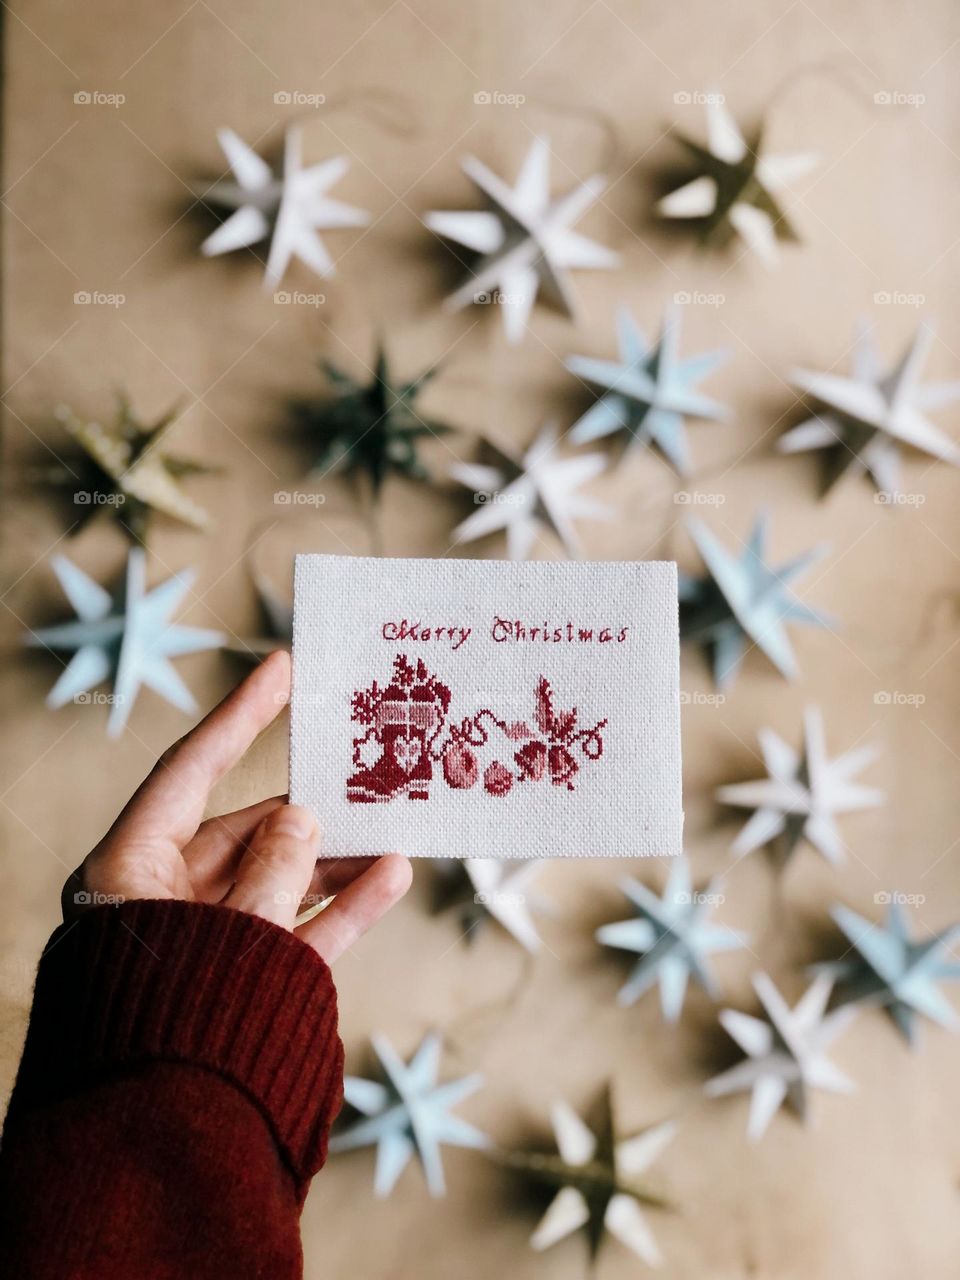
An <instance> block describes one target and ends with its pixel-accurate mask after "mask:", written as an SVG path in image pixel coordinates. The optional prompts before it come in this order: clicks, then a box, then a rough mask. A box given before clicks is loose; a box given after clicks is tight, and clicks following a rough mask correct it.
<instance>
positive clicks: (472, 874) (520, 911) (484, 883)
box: [463, 858, 544, 953]
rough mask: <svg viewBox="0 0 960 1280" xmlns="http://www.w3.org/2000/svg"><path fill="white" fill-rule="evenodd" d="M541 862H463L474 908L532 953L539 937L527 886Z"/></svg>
mask: <svg viewBox="0 0 960 1280" xmlns="http://www.w3.org/2000/svg"><path fill="white" fill-rule="evenodd" d="M543 862H544V860H543V858H531V859H529V860H527V861H522V862H519V863H518V862H513V861H501V860H500V859H498V858H465V859H464V861H463V869H464V871H465V872H466V874H467V876H468V877H469V879H470V883H471V884H472V885H473V888H474V890H475V896H474V901H475V902H476V904H477V905H478V906H481V907H483V908H484V910H486V911H487V912H488V913H489V914H490V915H491V916H492V917H493V918H494V920H496V921H497V922H498V923H499V924H500V925H501V926H502V927H503V928H504V929H506V931H507V933H509V934H510V935H511V937H514V938H516V940H517V941H518V942H519V943H520V945H521V946H523V947H525V948H526V949H527V951H530V952H531V953H532V952H534V951H537V950H538V949H539V947H540V935H539V933H538V932H537V926H536V924H535V923H534V919H533V914H532V912H531V910H530V900H531V895H530V882H531V881H532V880H533V879H534V877H535V876H536V875H537V874H538V873H539V872H540V871H541V870H542V868H543Z"/></svg>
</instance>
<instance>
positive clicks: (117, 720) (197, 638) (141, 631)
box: [24, 547, 225, 737]
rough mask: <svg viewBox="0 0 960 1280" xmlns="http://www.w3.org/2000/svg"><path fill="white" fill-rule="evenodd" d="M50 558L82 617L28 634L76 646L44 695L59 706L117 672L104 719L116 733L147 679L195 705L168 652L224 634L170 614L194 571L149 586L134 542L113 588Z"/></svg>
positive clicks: (218, 640) (211, 644) (208, 645)
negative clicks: (121, 582)
mask: <svg viewBox="0 0 960 1280" xmlns="http://www.w3.org/2000/svg"><path fill="white" fill-rule="evenodd" d="M51 563H52V565H53V571H54V573H55V574H56V575H57V578H58V580H59V582H60V586H61V587H62V588H63V592H64V595H66V597H67V599H68V600H69V601H70V604H71V605H72V606H73V609H74V611H75V612H76V614H77V618H76V620H75V621H73V622H64V623H61V624H60V625H59V626H52V627H41V628H40V629H38V630H36V631H30V632H28V633H27V635H26V636H25V637H24V644H27V645H29V646H31V647H33V648H44V649H52V650H54V651H58V650H65V651H67V652H71V651H72V652H73V657H72V658H71V659H70V662H69V663H68V664H67V667H66V669H65V670H64V672H63V674H62V675H61V676H60V679H59V680H58V681H57V683H56V684H55V685H54V686H53V688H52V689H51V690H50V693H49V694H48V696H47V706H48V707H62V706H63V705H64V704H65V703H67V702H70V701H71V700H73V699H75V698H80V697H81V695H83V694H86V693H88V692H89V691H90V690H92V689H95V688H96V686H97V685H98V684H101V683H102V682H103V681H104V680H107V679H112V681H113V692H112V694H110V695H109V701H111V702H112V707H111V710H110V716H109V719H108V720H107V733H108V734H109V735H110V736H111V737H116V736H117V735H118V734H119V733H120V732H121V730H122V729H123V727H124V725H125V724H126V723H127V719H128V717H129V715H130V712H131V711H132V710H133V704H134V702H135V701H136V697H137V694H138V693H139V692H140V688H141V686H142V685H146V686H147V687H148V688H150V689H153V690H154V692H156V693H159V694H160V696H161V697H163V698H166V699H167V701H168V702H171V703H172V704H173V705H174V706H175V707H179V709H180V710H181V711H195V710H196V706H197V704H196V703H195V702H194V700H193V695H192V694H191V693H190V690H189V689H188V688H187V686H186V685H185V684H184V683H183V681H182V680H181V679H180V677H179V676H178V675H177V672H176V671H175V669H174V668H173V666H172V665H171V663H170V661H169V659H170V658H175V657H179V656H180V655H182V654H188V653H199V652H200V651H201V650H204V649H216V648H218V647H219V646H220V645H222V644H223V642H224V640H225V636H224V635H223V634H221V632H219V631H207V630H205V629H203V628H200V627H181V626H177V625H175V624H174V623H172V622H171V621H170V615H171V614H172V613H173V611H174V610H175V609H176V607H177V606H178V605H179V604H180V601H181V600H182V599H183V597H184V596H185V595H186V594H187V592H188V591H189V590H190V587H191V585H192V584H193V581H194V578H195V574H193V573H192V572H184V573H177V574H174V576H173V577H172V578H168V579H167V581H166V582H164V583H161V585H160V586H158V587H154V588H153V590H152V591H147V589H146V570H145V558H144V553H143V551H142V550H141V549H140V548H139V547H134V548H132V549H131V551H130V554H129V557H128V559H127V573H126V580H125V583H124V587H123V588H122V589H121V590H119V591H118V592H117V593H116V595H115V596H111V595H110V593H109V592H108V591H105V590H104V589H103V587H101V586H100V584H99V583H97V582H94V581H93V579H92V578H88V577H87V575H86V574H85V573H84V572H83V571H82V570H81V569H78V568H77V567H76V565H75V564H72V563H71V561H69V560H68V559H67V558H66V557H65V556H54V557H53V560H52V561H51Z"/></svg>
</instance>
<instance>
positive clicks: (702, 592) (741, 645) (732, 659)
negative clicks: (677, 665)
mask: <svg viewBox="0 0 960 1280" xmlns="http://www.w3.org/2000/svg"><path fill="white" fill-rule="evenodd" d="M687 527H688V529H689V531H690V535H691V537H692V538H693V540H694V542H695V543H696V546H697V549H698V551H699V552H700V554H701V556H702V557H703V560H704V562H705V564H706V566H707V577H706V578H702V579H695V578H690V577H689V576H687V575H686V574H681V576H680V634H681V637H682V638H683V639H685V640H690V641H693V642H695V643H697V644H700V645H705V646H706V647H707V648H708V649H709V650H710V651H711V653H712V657H713V674H714V679H715V681H716V683H717V685H718V686H719V687H720V688H725V687H726V686H727V685H729V684H730V683H732V681H733V679H734V677H735V676H736V674H737V672H738V671H739V669H740V664H741V662H742V661H743V658H744V656H745V654H746V652H747V649H748V648H751V647H752V646H754V645H756V646H757V647H758V648H759V649H761V650H762V651H763V652H764V653H765V654H766V656H767V657H768V658H769V659H770V661H771V662H772V663H773V665H774V666H775V667H776V668H777V670H778V671H779V672H780V673H781V675H784V676H786V677H787V678H788V679H790V680H793V679H795V678H796V677H797V676H798V675H799V670H798V668H797V662H796V658H795V657H794V654H793V648H792V646H791V644H790V638H789V636H788V635H787V630H786V626H785V624H786V623H787V622H803V623H807V624H808V625H810V626H815V627H827V626H830V625H831V621H830V619H829V618H828V617H827V615H826V614H823V613H820V612H818V611H817V610H815V609H811V608H810V607H809V605H805V604H803V603H801V601H799V600H797V599H796V598H795V596H793V594H792V593H791V592H790V591H789V590H788V589H787V588H788V584H789V583H790V582H792V580H793V579H794V578H796V577H798V576H799V574H801V573H802V572H803V571H804V569H807V568H809V566H810V565H812V564H813V563H814V562H815V561H817V560H819V559H820V558H821V557H822V556H823V555H824V554H825V553H826V548H824V547H820V548H815V549H814V550H812V551H806V552H803V553H801V554H800V555H798V556H794V558H793V559H792V560H787V561H785V562H784V563H783V564H780V565H777V566H776V568H774V567H773V566H772V565H769V564H767V562H766V559H765V555H766V546H765V544H766V535H767V519H766V515H765V514H761V515H759V516H758V517H757V519H756V521H755V522H754V526H753V531H752V532H751V534H750V538H749V541H748V542H747V543H746V545H745V546H744V547H743V550H742V551H741V553H740V555H739V556H733V555H731V554H730V553H729V552H728V551H727V550H726V549H725V548H724V547H723V546H722V545H721V544H720V542H718V540H717V539H716V538H715V537H714V535H713V534H712V533H711V532H710V530H709V529H707V528H706V526H705V525H703V524H701V523H700V521H699V520H691V521H690V522H689V523H688V526H687Z"/></svg>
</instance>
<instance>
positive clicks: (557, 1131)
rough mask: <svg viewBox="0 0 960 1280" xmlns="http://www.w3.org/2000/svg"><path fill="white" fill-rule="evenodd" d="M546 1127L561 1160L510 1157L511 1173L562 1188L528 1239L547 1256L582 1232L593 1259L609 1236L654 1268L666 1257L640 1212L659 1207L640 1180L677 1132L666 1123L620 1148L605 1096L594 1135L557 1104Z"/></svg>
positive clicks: (622, 1143)
mask: <svg viewBox="0 0 960 1280" xmlns="http://www.w3.org/2000/svg"><path fill="white" fill-rule="evenodd" d="M551 1122H552V1125H553V1132H554V1137H555V1139H556V1143H557V1150H558V1152H559V1157H552V1156H549V1155H547V1156H542V1155H535V1154H534V1155H530V1154H524V1153H519V1154H514V1155H513V1156H512V1157H510V1158H509V1163H510V1164H511V1165H512V1166H513V1167H514V1168H517V1169H519V1170H522V1171H523V1172H525V1173H527V1174H529V1175H530V1176H531V1177H534V1178H537V1179H538V1180H541V1181H543V1182H546V1183H548V1184H549V1185H551V1186H556V1185H558V1184H559V1187H560V1189H559V1190H558V1191H557V1194H556V1195H555V1196H554V1198H553V1200H552V1201H551V1203H550V1206H549V1208H548V1209H547V1211H546V1213H545V1214H544V1216H543V1218H542V1219H541V1221H540V1224H539V1226H538V1227H537V1229H536V1230H535V1231H534V1233H533V1235H532V1236H531V1237H530V1243H531V1245H532V1246H533V1248H534V1249H537V1250H542V1249H548V1248H550V1246H551V1245H554V1244H557V1243H558V1242H559V1241H560V1240H563V1239H564V1238H565V1237H566V1236H569V1235H572V1234H573V1233H574V1232H575V1231H579V1230H580V1228H581V1227H585V1228H586V1230H587V1233H588V1236H589V1240H590V1252H591V1255H593V1256H595V1255H596V1253H597V1251H598V1249H599V1247H600V1242H601V1240H602V1238H603V1233H604V1231H605V1230H606V1231H609V1232H610V1234H611V1235H613V1236H616V1238H617V1239H618V1240H619V1241H620V1242H621V1244H623V1245H626V1247H627V1248H628V1249H630V1250H631V1251H632V1252H633V1253H635V1254H636V1255H637V1257H638V1258H641V1259H642V1260H643V1261H644V1262H646V1263H647V1264H648V1265H649V1266H651V1267H656V1266H658V1265H659V1264H660V1263H661V1262H662V1261H663V1257H662V1255H661V1253H660V1249H659V1246H658V1245H657V1242H656V1240H655V1239H654V1237H653V1232H652V1231H651V1230H650V1227H649V1225H648V1223H647V1219H646V1216H645V1214H644V1212H643V1205H644V1204H653V1205H657V1206H659V1207H663V1202H662V1201H661V1200H659V1199H658V1198H657V1197H655V1196H652V1195H650V1194H649V1193H648V1192H647V1191H646V1190H645V1189H644V1188H643V1187H642V1186H640V1185H639V1183H638V1182H637V1179H638V1178H639V1177H640V1175H641V1174H643V1173H646V1171H647V1169H649V1167H650V1166H651V1165H652V1164H653V1162H654V1161H655V1160H656V1159H657V1157H658V1156H659V1155H660V1153H661V1152H662V1151H663V1150H664V1148H665V1147H666V1146H667V1145H668V1143H669V1142H670V1141H671V1140H672V1139H673V1137H674V1134H675V1133H676V1125H675V1124H674V1123H673V1122H672V1121H666V1122H664V1123H663V1124H658V1125H654V1126H652V1127H651V1128H649V1129H645V1130H643V1131H642V1132H641V1133H639V1134H637V1135H636V1136H635V1137H633V1138H625V1139H621V1140H619V1141H618V1140H617V1139H616V1137H615V1133H614V1122H613V1112H612V1103H611V1099H610V1093H609V1090H608V1091H607V1092H606V1093H605V1095H604V1113H603V1116H602V1117H601V1121H600V1124H599V1126H598V1129H597V1132H594V1131H593V1130H591V1129H590V1128H588V1126H587V1125H586V1124H584V1122H583V1121H582V1120H581V1119H580V1117H579V1116H578V1115H577V1113H576V1112H575V1111H574V1110H573V1109H572V1108H571V1107H570V1106H568V1104H567V1103H565V1102H557V1103H555V1104H554V1106H553V1108H552V1109H551Z"/></svg>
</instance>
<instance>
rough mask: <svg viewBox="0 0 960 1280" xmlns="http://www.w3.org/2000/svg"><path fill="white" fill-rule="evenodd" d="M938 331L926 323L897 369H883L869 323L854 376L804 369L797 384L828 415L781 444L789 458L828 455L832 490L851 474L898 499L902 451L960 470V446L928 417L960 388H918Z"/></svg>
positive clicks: (857, 349)
mask: <svg viewBox="0 0 960 1280" xmlns="http://www.w3.org/2000/svg"><path fill="white" fill-rule="evenodd" d="M933 335H934V330H933V326H932V324H930V323H929V322H926V321H925V322H923V323H921V324H920V325H919V327H918V328H917V331H916V333H915V334H914V336H913V338H912V339H911V341H910V343H909V345H908V347H907V349H906V351H904V353H903V356H902V357H901V358H900V360H899V362H898V363H897V364H896V365H894V367H893V368H892V369H887V370H885V369H883V368H882V367H881V362H880V355H879V353H878V351H877V349H876V346H875V344H874V341H873V335H872V333H871V329H870V326H869V324H867V323H863V322H862V323H861V324H860V326H859V329H858V332H857V339H856V344H855V346H854V352H853V366H852V369H851V373H850V375H849V377H844V376H842V375H841V374H835V373H813V372H809V371H808V370H805V369H798V370H796V371H795V372H794V373H793V375H792V380H793V382H794V383H795V384H796V385H797V386H798V387H799V388H800V389H801V390H802V391H803V392H805V394H806V395H808V396H812V397H813V398H814V399H815V400H817V401H819V403H820V405H821V406H822V409H820V410H819V411H817V412H815V413H814V415H813V417H811V418H808V419H807V420H806V421H805V422H801V423H800V424H799V425H798V426H796V427H793V428H792V429H791V430H790V431H787V432H786V433H785V434H784V435H782V436H781V437H780V439H779V440H778V441H777V448H778V449H780V450H781V452H783V453H802V452H806V451H808V450H812V449H826V450H829V453H830V458H829V461H830V470H829V472H828V476H827V485H826V488H827V489H830V488H831V487H832V486H833V485H834V484H835V483H836V482H837V481H838V480H839V479H840V478H841V477H842V476H843V475H845V474H846V473H847V472H848V471H849V472H851V473H853V474H854V475H867V476H869V477H870V479H871V480H872V481H873V483H874V485H875V487H876V488H877V490H878V491H879V492H880V493H882V494H886V495H889V496H891V497H895V496H896V495H897V494H898V493H899V492H900V488H901V477H900V471H901V467H900V447H901V446H902V445H909V446H910V447H912V448H914V449H919V450H920V451H921V452H923V453H926V454H929V455H930V456H931V457H933V458H940V459H941V460H942V461H944V462H951V463H953V465H954V466H957V465H960V445H957V444H956V443H955V442H954V441H953V440H951V438H950V437H949V436H948V435H947V434H946V433H945V432H943V431H941V430H940V428H939V427H938V426H936V425H935V424H934V423H933V422H931V421H930V420H929V418H928V417H927V416H926V413H925V412H924V410H926V409H935V408H939V407H940V406H942V405H947V404H950V403H951V402H952V401H954V400H958V399H960V382H930V383H926V384H923V383H921V382H920V370H921V369H922V367H923V364H924V361H925V360H926V358H927V355H928V353H929V351H930V346H931V343H932V342H933Z"/></svg>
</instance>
